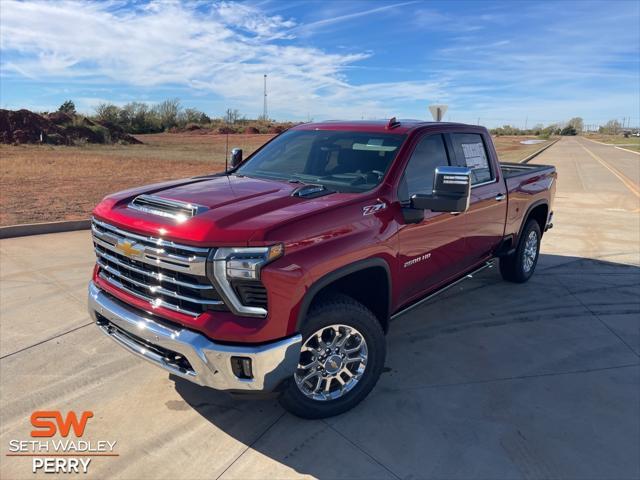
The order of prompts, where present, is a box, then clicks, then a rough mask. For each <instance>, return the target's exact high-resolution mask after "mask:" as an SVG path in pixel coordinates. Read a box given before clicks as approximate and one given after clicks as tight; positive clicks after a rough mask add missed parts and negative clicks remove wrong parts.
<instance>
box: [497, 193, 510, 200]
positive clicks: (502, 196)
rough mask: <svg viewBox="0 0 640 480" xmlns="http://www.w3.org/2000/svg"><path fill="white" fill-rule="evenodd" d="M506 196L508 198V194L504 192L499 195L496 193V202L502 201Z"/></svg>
mask: <svg viewBox="0 0 640 480" xmlns="http://www.w3.org/2000/svg"><path fill="white" fill-rule="evenodd" d="M505 198H507V196H506V195H505V194H504V193H499V194H498V195H496V202H501V201H502V200H504V199H505Z"/></svg>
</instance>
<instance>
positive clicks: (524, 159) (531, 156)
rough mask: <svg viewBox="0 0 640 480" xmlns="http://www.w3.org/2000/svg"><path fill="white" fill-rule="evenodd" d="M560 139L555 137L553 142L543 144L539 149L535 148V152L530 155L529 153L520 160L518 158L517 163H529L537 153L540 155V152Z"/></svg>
mask: <svg viewBox="0 0 640 480" xmlns="http://www.w3.org/2000/svg"><path fill="white" fill-rule="evenodd" d="M559 141H560V139H559V138H558V139H556V140H554V141H553V142H551V143H550V144H548V145H545V146H544V147H542V148H541V149H540V150H537V151H535V152H533V153H532V154H531V155H529V156H528V157H525V158H523V159H522V160H520V161H519V162H518V163H529V162H530V161H531V160H533V159H534V158H536V157H537V156H538V155H540V154H541V153H542V152H544V151H545V150H546V149H547V148H549V147H551V146H552V145H555V144H556V143H558V142H559Z"/></svg>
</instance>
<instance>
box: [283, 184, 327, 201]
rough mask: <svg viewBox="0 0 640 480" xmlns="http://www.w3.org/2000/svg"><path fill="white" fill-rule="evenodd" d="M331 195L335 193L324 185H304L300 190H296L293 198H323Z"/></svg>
mask: <svg viewBox="0 0 640 480" xmlns="http://www.w3.org/2000/svg"><path fill="white" fill-rule="evenodd" d="M329 193H333V191H332V190H329V189H327V187H325V186H324V185H313V184H308V185H303V186H301V187H299V188H296V189H295V190H294V191H293V192H292V193H291V196H292V197H301V198H316V197H322V196H324V195H328V194H329Z"/></svg>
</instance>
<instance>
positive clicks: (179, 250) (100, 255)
mask: <svg viewBox="0 0 640 480" xmlns="http://www.w3.org/2000/svg"><path fill="white" fill-rule="evenodd" d="M91 228H92V232H93V244H94V249H95V252H96V256H97V264H98V266H99V267H100V270H99V273H98V275H99V276H100V278H102V279H103V280H105V281H106V282H108V283H110V284H111V285H113V286H115V287H116V288H118V289H120V290H123V291H125V292H127V293H129V294H131V295H133V296H135V297H137V298H140V299H142V300H145V301H147V302H149V303H150V304H151V306H152V307H164V308H167V309H169V310H173V311H176V312H180V313H184V314H187V315H191V316H194V317H195V316H198V315H200V314H201V313H202V312H204V311H206V310H226V307H225V305H224V302H223V301H222V299H221V297H220V295H219V294H218V292H217V291H216V289H215V287H214V286H213V285H212V284H211V283H210V282H209V280H208V278H207V277H206V273H205V265H206V259H207V255H208V254H209V251H210V249H208V248H201V247H192V246H189V245H181V244H176V243H174V242H171V241H167V240H163V239H160V238H155V237H147V236H144V235H138V234H134V233H131V232H127V231H125V230H122V229H120V228H117V227H114V226H113V225H109V224H107V223H104V222H101V221H99V220H95V219H94V221H93V223H92V227H91Z"/></svg>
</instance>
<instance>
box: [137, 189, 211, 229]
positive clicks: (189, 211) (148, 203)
mask: <svg viewBox="0 0 640 480" xmlns="http://www.w3.org/2000/svg"><path fill="white" fill-rule="evenodd" d="M127 208H131V209H133V210H139V211H141V212H145V213H149V214H151V215H158V216H160V217H167V218H172V219H174V220H176V221H178V222H179V223H180V222H184V221H186V220H189V219H190V218H191V217H193V216H195V215H198V214H199V213H202V212H205V211H206V210H208V208H207V207H205V206H203V205H195V204H193V203H187V202H180V201H178V200H169V199H167V198H162V197H157V196H155V195H138V196H137V197H136V198H134V199H133V200H132V201H131V203H129V205H127Z"/></svg>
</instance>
